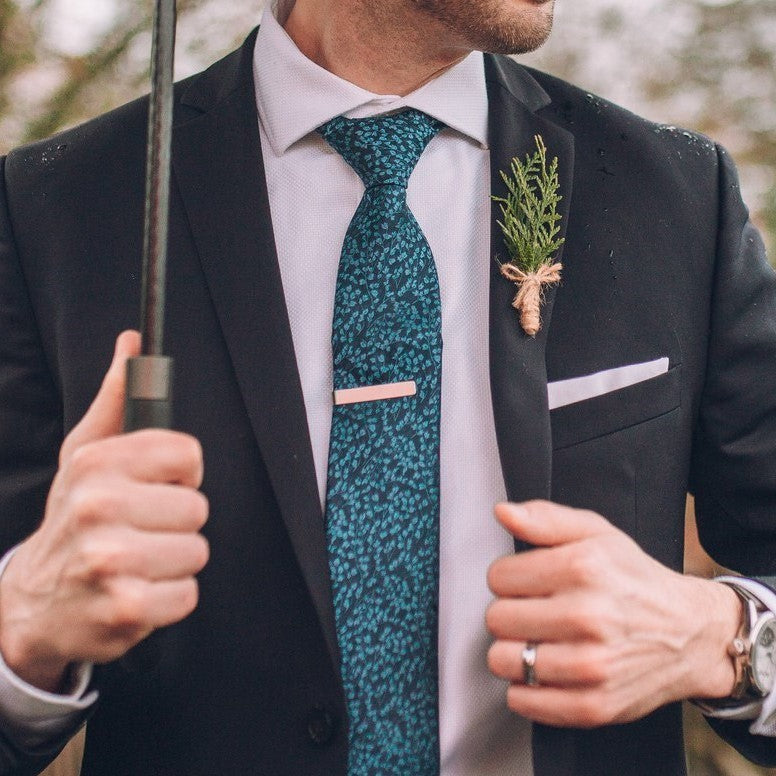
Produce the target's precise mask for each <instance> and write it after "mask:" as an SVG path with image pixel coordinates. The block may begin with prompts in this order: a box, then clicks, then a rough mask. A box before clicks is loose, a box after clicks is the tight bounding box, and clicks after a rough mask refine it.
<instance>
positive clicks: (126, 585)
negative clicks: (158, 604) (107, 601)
mask: <svg viewBox="0 0 776 776" xmlns="http://www.w3.org/2000/svg"><path fill="white" fill-rule="evenodd" d="M147 608H148V607H147V601H146V596H145V594H144V592H143V590H142V588H141V586H140V585H139V584H137V583H132V582H130V581H128V580H125V581H123V582H121V583H117V584H114V585H113V586H112V591H111V605H110V608H109V611H108V616H107V623H106V624H107V625H108V626H109V627H110V628H111V629H114V630H121V631H124V630H135V629H139V628H142V627H143V625H144V613H145V612H146V611H147Z"/></svg>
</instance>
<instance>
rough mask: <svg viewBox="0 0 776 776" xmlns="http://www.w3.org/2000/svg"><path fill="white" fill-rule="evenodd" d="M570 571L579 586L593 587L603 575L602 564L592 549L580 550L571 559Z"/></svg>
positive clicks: (569, 563)
mask: <svg viewBox="0 0 776 776" xmlns="http://www.w3.org/2000/svg"><path fill="white" fill-rule="evenodd" d="M568 569H569V573H570V574H571V578H572V579H573V581H574V582H575V583H576V585H577V586H579V587H592V586H593V585H595V583H596V582H597V581H598V578H599V576H600V574H601V562H600V559H599V558H598V557H597V553H595V552H594V551H592V550H591V548H589V547H585V548H580V549H579V550H578V551H577V552H575V553H574V554H573V555H572V557H571V558H570V560H569V562H568Z"/></svg>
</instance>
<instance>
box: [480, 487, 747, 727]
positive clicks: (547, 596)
mask: <svg viewBox="0 0 776 776" xmlns="http://www.w3.org/2000/svg"><path fill="white" fill-rule="evenodd" d="M496 516H497V517H498V519H499V521H500V522H501V523H502V524H503V525H504V527H505V528H506V529H507V530H508V531H509V532H510V533H511V534H513V535H514V536H515V538H517V539H520V540H522V541H524V542H527V543H529V544H531V545H534V546H535V549H532V550H529V551H527V552H523V553H518V554H515V555H510V556H507V557H504V558H500V559H499V560H497V561H496V562H495V563H494V564H493V565H492V566H491V568H490V571H489V573H488V584H489V586H490V588H491V590H492V591H493V593H494V594H495V596H496V600H495V601H494V602H493V603H492V604H491V606H490V607H489V609H488V612H487V616H486V621H487V626H488V629H489V630H490V632H491V633H492V634H493V636H494V637H495V639H496V640H495V642H494V643H493V645H492V647H491V649H490V653H489V655H488V664H489V667H490V670H491V671H492V672H493V673H494V674H495V675H496V676H498V677H501V678H503V679H507V680H508V681H509V682H510V685H509V688H508V691H507V704H508V706H509V708H510V709H512V710H513V711H515V712H517V713H518V714H521V715H522V716H525V717H527V718H529V719H532V720H534V721H536V722H542V723H544V724H548V725H559V726H572V727H592V726H597V725H605V724H610V723H618V722H629V721H632V720H635V719H638V718H640V717H642V716H644V715H645V714H647V713H649V712H650V711H652V710H653V709H655V708H657V707H658V706H662V705H663V704H666V703H669V702H671V701H676V700H681V699H684V698H691V697H707V698H722V697H726V696H727V695H729V694H730V692H731V691H732V689H733V685H734V680H735V676H734V669H733V664H732V661H731V659H730V657H729V656H728V654H727V647H728V645H729V644H730V643H731V641H732V639H733V638H734V636H735V634H736V631H737V629H738V625H739V622H740V619H741V604H740V602H739V601H738V598H737V596H736V595H735V593H734V592H733V591H732V590H731V589H730V588H728V587H726V586H725V585H722V584H719V583H715V582H711V581H709V580H704V579H698V578H694V577H689V576H683V575H682V574H678V573H676V572H674V571H672V570H670V569H668V568H666V567H665V566H663V565H661V564H660V563H658V562H657V561H656V560H654V559H653V558H651V557H650V556H649V555H647V554H646V553H645V552H643V551H642V550H641V549H640V547H639V546H638V545H637V544H636V543H635V542H634V541H633V540H632V539H630V538H629V537H628V536H626V535H625V534H624V533H623V532H622V531H620V530H618V529H617V528H615V527H614V526H612V525H611V524H610V523H609V522H608V521H607V520H605V519H604V518H603V517H601V516H600V515H597V514H595V513H593V512H587V511H583V510H577V509H571V508H569V507H563V506H559V505H557V504H552V503H549V502H540V501H535V502H528V503H526V504H521V505H517V504H500V505H498V506H497V507H496ZM530 642H533V643H536V644H538V645H539V646H538V649H537V653H536V664H535V678H536V681H537V682H538V684H537V685H533V686H527V685H526V684H525V683H524V676H523V649H524V648H525V646H526V643H530Z"/></svg>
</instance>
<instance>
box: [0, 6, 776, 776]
mask: <svg viewBox="0 0 776 776" xmlns="http://www.w3.org/2000/svg"><path fill="white" fill-rule="evenodd" d="M262 7H263V2H262V0H230V1H229V2H225V1H224V0H178V11H179V27H178V45H177V55H176V77H178V78H181V77H184V76H187V75H189V74H191V73H194V72H196V71H197V70H199V69H201V68H202V67H204V66H206V65H207V64H209V63H210V62H212V61H213V60H214V59H216V58H218V57H219V56H221V55H222V54H224V53H225V52H227V51H229V50H230V49H232V48H233V47H235V46H236V45H238V44H239V42H240V41H241V40H242V39H243V38H244V37H245V35H246V34H247V33H248V32H249V31H250V29H251V28H252V27H253V26H254V25H255V24H257V23H258V21H259V18H260V15H261V10H262ZM151 8H152V5H151V2H150V0H0V153H5V152H6V151H8V150H9V149H11V148H13V147H14V146H16V145H19V144H20V143H23V142H25V141H28V140H33V139H37V138H39V137H44V136H46V135H49V134H52V133H53V132H56V131H57V130H59V129H62V128H64V127H67V126H71V125H73V124H76V123H78V122H79V121H81V120H83V119H84V118H87V117H89V116H93V115H95V114H97V113H100V112H103V111H105V110H109V109H110V108H113V107H115V106H116V105H119V104H121V103H122V102H125V101H127V100H129V99H131V98H133V97H136V96H138V95H140V94H142V93H144V92H145V91H146V90H147V82H148V81H147V79H148V75H147V70H148V57H149V51H150V31H149V29H150V16H151ZM520 59H521V61H523V62H525V63H527V64H531V65H533V66H536V67H539V68H542V69H544V70H547V71H549V72H552V73H554V74H556V75H559V76H561V77H563V78H566V79H568V80H570V81H573V82H574V83H576V84H578V85H580V86H582V87H583V88H585V89H588V90H589V91H591V92H595V93H597V94H599V95H601V96H603V97H605V98H607V99H610V100H613V101H614V102H617V103H619V104H621V105H624V106H625V107H627V108H630V109H631V110H633V111H635V112H637V113H640V114H642V115H645V116H647V117H648V118H651V119H653V120H655V121H659V122H663V123H666V124H670V125H677V126H682V127H687V128H690V129H694V130H699V131H701V132H704V133H706V134H708V135H710V136H711V137H712V138H714V139H715V140H718V141H720V142H722V143H723V144H724V145H725V146H727V148H728V150H729V151H730V152H731V153H732V155H733V157H734V158H735V159H736V161H737V163H738V166H739V170H740V172H741V178H742V188H743V191H744V197H745V199H746V201H747V202H748V203H749V206H750V208H751V210H752V214H753V217H754V220H755V222H756V223H757V225H758V226H759V227H760V229H761V230H762V232H763V234H764V236H765V238H766V242H767V244H768V246H769V255H770V257H771V261H774V256H775V255H776V2H774V0H639V1H638V2H631V1H630V0H582V1H580V0H558V6H557V15H556V25H555V31H554V33H553V36H552V38H551V39H550V42H549V43H548V44H547V45H546V46H545V47H544V48H542V49H541V50H540V51H538V52H536V53H535V54H532V55H530V56H526V57H521V58H520ZM687 536H688V551H687V568H688V570H689V571H691V572H692V573H698V574H712V573H714V572H715V568H714V566H713V564H712V562H711V561H710V560H709V559H708V558H707V557H706V556H705V555H704V554H703V552H702V551H701V550H700V548H699V547H698V545H697V541H696V539H695V532H694V526H693V520H692V505H691V503H690V504H689V506H688V528H687ZM687 729H688V734H689V735H688V756H689V759H690V773H691V775H692V776H754V775H755V774H774V775H776V769H772V770H764V769H758V768H756V767H755V766H752V765H751V764H749V763H747V762H745V761H744V760H742V759H741V758H739V757H738V756H737V755H736V754H735V752H733V751H732V750H731V749H730V748H729V747H727V746H726V745H725V744H723V743H722V742H721V741H720V740H719V739H717V738H716V737H715V736H714V735H713V734H711V733H710V732H709V730H708V728H707V726H706V725H705V723H704V722H703V721H702V720H701V719H700V717H699V715H698V714H697V713H695V712H694V710H692V709H690V708H688V710H687ZM77 759H78V742H76V745H75V747H74V748H73V751H72V752H69V753H66V754H65V756H64V758H63V760H62V761H61V763H60V764H59V765H57V766H55V767H54V768H53V769H52V770H51V771H50V773H51V774H57V773H58V774H64V773H74V772H76V771H74V767H75V766H74V763H75V762H77ZM624 776H625V775H624ZM656 776H659V774H656Z"/></svg>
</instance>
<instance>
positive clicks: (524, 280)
mask: <svg viewBox="0 0 776 776" xmlns="http://www.w3.org/2000/svg"><path fill="white" fill-rule="evenodd" d="M534 140H535V141H536V152H535V153H534V154H527V155H526V158H525V161H524V162H521V161H520V159H518V158H517V157H515V158H514V159H513V160H512V165H511V168H510V173H511V174H509V175H507V174H506V173H505V172H504V171H503V170H502V171H501V177H502V179H503V180H504V183H505V184H506V187H507V196H506V197H497V196H495V195H494V196H493V200H494V201H495V202H498V203H499V206H500V208H501V215H502V218H503V220H502V221H498V225H499V226H500V227H501V231H502V232H503V233H504V244H505V246H506V249H507V252H508V254H509V261H505V262H501V261H499V259H498V257H496V261H498V263H499V266H500V267H501V274H502V275H503V276H504V277H505V278H506V279H507V280H509V281H511V282H512V283H515V284H516V285H517V289H518V290H517V295H516V296H515V299H514V301H513V302H512V306H513V307H514V308H515V309H516V310H517V311H518V312H519V313H520V325H521V326H522V327H523V331H525V333H526V334H528V335H529V336H531V337H535V336H536V333H537V332H538V331H539V329H541V326H542V321H541V305H542V301H543V298H544V289H545V288H546V287H547V286H551V285H554V284H555V283H559V282H560V271H561V270H562V269H563V265H562V264H560V263H557V262H556V261H555V258H556V256H557V253H558V251H559V250H560V247H561V246H562V245H563V243H564V242H565V239H564V238H563V237H558V234H559V233H560V225H559V222H560V220H561V215H560V213H558V203H559V202H560V201H561V199H563V197H561V195H560V194H558V189H559V188H560V183H559V181H558V158H557V157H554V158H553V160H552V161H551V162H550V164H549V166H548V164H547V148H546V147H545V145H544V140H542V137H541V135H536V136H535V137H534Z"/></svg>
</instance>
